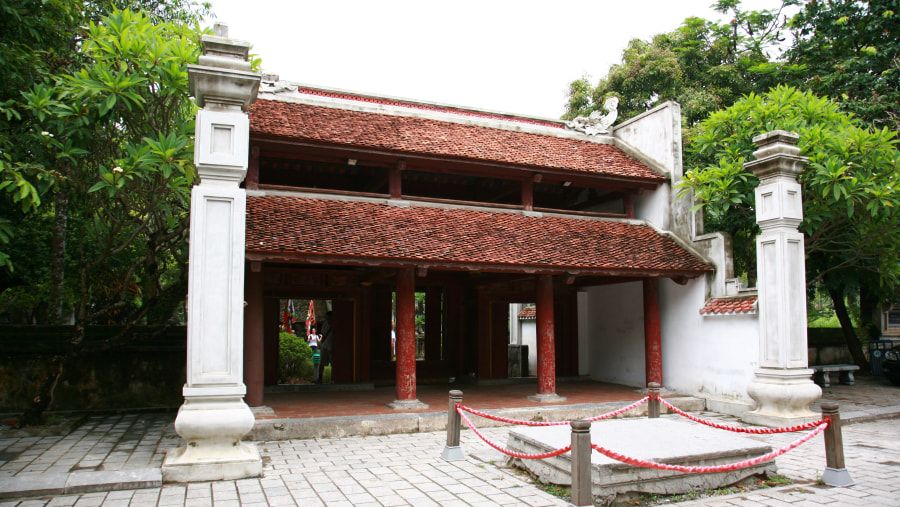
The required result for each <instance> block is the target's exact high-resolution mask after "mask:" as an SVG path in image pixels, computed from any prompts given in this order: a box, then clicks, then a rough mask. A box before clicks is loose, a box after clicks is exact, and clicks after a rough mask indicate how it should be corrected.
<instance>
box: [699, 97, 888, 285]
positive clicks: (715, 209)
mask: <svg viewBox="0 0 900 507" xmlns="http://www.w3.org/2000/svg"><path fill="white" fill-rule="evenodd" d="M775 129H782V130H788V131H792V132H796V133H798V134H799V135H800V140H799V147H800V149H801V155H803V156H806V157H809V163H808V164H807V168H806V171H805V172H804V173H803V174H802V175H801V176H800V183H801V184H802V186H803V198H804V210H803V211H804V220H803V223H802V224H801V225H800V230H801V231H802V232H803V233H804V234H805V237H806V248H807V253H808V255H809V261H808V263H807V265H808V267H809V269H810V272H809V276H808V280H809V282H810V283H814V282H817V281H820V280H822V279H823V278H825V277H826V276H829V275H830V276H832V277H835V276H838V275H837V273H836V272H840V271H847V270H851V271H854V272H855V271H858V270H863V271H869V272H871V273H873V274H877V275H878V276H879V277H881V278H882V280H881V282H882V283H884V284H885V285H891V284H893V283H894V282H895V281H896V278H897V276H898V275H900V265H898V263H897V260H898V257H897V253H896V249H897V248H896V247H897V245H900V214H898V212H900V194H898V193H897V192H896V190H895V189H896V188H898V187H897V184H898V179H900V152H898V150H897V146H896V144H897V138H896V133H894V132H893V131H890V130H888V129H882V130H877V131H873V130H869V129H866V128H864V127H863V126H862V125H861V124H860V122H859V121H858V120H857V119H856V118H854V117H853V116H851V115H848V114H846V113H843V112H841V111H840V106H839V105H838V104H836V103H834V102H832V101H830V100H828V99H825V98H821V97H818V96H816V95H814V94H813V93H811V92H801V91H799V90H797V89H795V88H791V87H786V86H779V87H777V88H775V89H773V90H771V91H770V92H769V93H766V94H762V95H757V94H750V95H748V96H747V97H745V98H743V99H741V100H739V101H738V102H737V103H735V104H734V105H733V106H731V107H729V108H727V109H724V110H722V111H718V112H716V113H713V114H712V115H711V116H710V117H709V118H708V119H707V120H704V121H703V122H701V123H700V125H699V126H698V128H697V131H696V136H695V137H694V139H693V142H692V143H691V145H690V146H689V147H688V149H687V151H686V160H687V163H686V164H685V165H687V166H689V167H691V168H692V169H691V170H690V171H688V172H687V173H686V174H685V177H684V183H683V185H684V187H685V188H690V189H691V190H693V191H694V196H695V198H696V199H697V200H698V201H699V202H702V203H703V206H704V208H705V209H706V212H707V217H708V218H709V219H710V221H711V222H712V223H711V224H709V225H711V226H712V227H713V228H716V229H719V230H726V231H727V232H729V233H732V234H737V233H739V231H741V230H755V223H756V219H755V203H754V188H755V187H756V186H757V185H758V184H759V182H758V180H757V179H756V177H754V176H753V175H752V174H750V173H749V172H748V171H747V170H746V169H744V167H743V165H744V162H745V161H749V160H752V153H753V151H754V149H755V145H754V144H753V142H752V138H753V137H754V136H756V135H759V134H762V133H765V132H769V131H771V130H775ZM749 253H750V252H749V250H748V251H747V254H748V255H749ZM744 262H745V263H747V264H751V263H753V262H754V259H746V260H745V261H744Z"/></svg>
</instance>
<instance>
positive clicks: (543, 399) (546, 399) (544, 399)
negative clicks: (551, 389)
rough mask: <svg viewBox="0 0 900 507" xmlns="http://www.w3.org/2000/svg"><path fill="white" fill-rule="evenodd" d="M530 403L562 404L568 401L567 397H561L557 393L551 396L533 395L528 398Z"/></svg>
mask: <svg viewBox="0 0 900 507" xmlns="http://www.w3.org/2000/svg"><path fill="white" fill-rule="evenodd" d="M528 399H529V400H530V401H536V402H538V403H562V402H564V401H566V397H565V396H560V395H558V394H556V393H550V394H532V395H531V396H529V397H528Z"/></svg>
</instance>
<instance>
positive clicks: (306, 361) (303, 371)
mask: <svg viewBox="0 0 900 507" xmlns="http://www.w3.org/2000/svg"><path fill="white" fill-rule="evenodd" d="M312 374H313V370H312V349H311V348H309V345H308V344H307V343H306V339H305V338H303V337H302V336H297V335H293V334H291V333H281V334H280V335H279V348H278V383H279V384H291V383H297V382H298V381H301V380H312Z"/></svg>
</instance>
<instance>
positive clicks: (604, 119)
mask: <svg viewBox="0 0 900 507" xmlns="http://www.w3.org/2000/svg"><path fill="white" fill-rule="evenodd" d="M617 107H619V99H618V98H617V97H610V98H608V99H606V102H604V103H603V109H604V110H605V111H606V114H601V113H600V111H594V112H592V113H591V115H590V116H579V117H577V118H575V119H574V120H572V121H567V122H566V128H568V129H571V130H577V131H579V132H584V133H585V134H587V135H589V136H595V135H597V134H607V133H609V127H610V126H612V124H613V122H614V121H616V117H618V116H619V111H618V110H617V109H616V108H617Z"/></svg>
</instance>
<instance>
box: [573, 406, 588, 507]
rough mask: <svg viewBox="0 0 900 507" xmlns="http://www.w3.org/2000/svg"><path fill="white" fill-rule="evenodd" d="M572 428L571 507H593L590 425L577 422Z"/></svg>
mask: <svg viewBox="0 0 900 507" xmlns="http://www.w3.org/2000/svg"><path fill="white" fill-rule="evenodd" d="M569 424H570V425H571V426H572V502H571V503H570V504H569V505H571V506H576V507H582V506H585V507H587V506H591V507H593V505H594V496H593V494H592V491H591V487H592V484H591V452H592V449H591V423H590V421H584V420H577V421H572V422H571V423H569Z"/></svg>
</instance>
